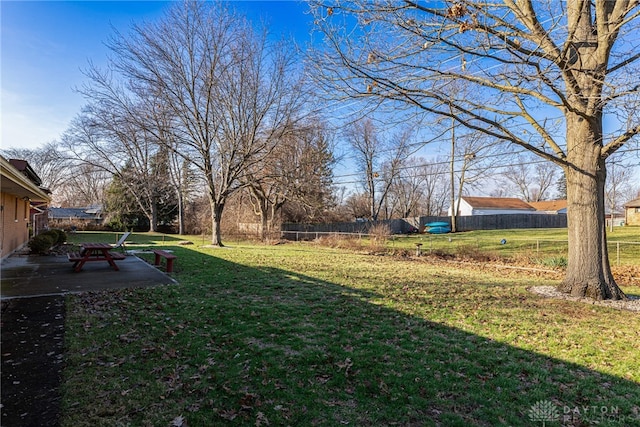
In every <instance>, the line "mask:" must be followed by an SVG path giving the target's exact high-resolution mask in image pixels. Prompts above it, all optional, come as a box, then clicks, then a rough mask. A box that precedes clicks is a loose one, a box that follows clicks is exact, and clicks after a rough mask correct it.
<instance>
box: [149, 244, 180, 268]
mask: <svg viewBox="0 0 640 427" xmlns="http://www.w3.org/2000/svg"><path fill="white" fill-rule="evenodd" d="M153 253H154V254H155V260H154V261H153V265H160V261H161V258H164V259H166V260H167V273H172V272H173V260H175V259H176V258H178V257H177V256H176V255H174V254H172V253H171V252H167V251H163V250H160V249H154V250H153Z"/></svg>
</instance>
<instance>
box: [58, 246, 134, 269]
mask: <svg viewBox="0 0 640 427" xmlns="http://www.w3.org/2000/svg"><path fill="white" fill-rule="evenodd" d="M111 249H113V246H111V245H110V244H108V243H83V244H82V245H81V246H80V252H70V253H68V254H67V258H68V259H69V261H71V262H73V269H74V270H75V271H76V272H79V271H80V270H82V267H83V266H84V264H85V262H90V261H107V262H108V263H109V265H110V266H111V267H112V268H113V269H114V270H116V271H118V270H119V268H118V266H117V265H116V263H115V261H118V260H123V259H125V258H126V257H125V255H124V254H121V253H117V252H111Z"/></svg>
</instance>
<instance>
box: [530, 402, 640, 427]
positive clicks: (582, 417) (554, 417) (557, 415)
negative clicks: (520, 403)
mask: <svg viewBox="0 0 640 427" xmlns="http://www.w3.org/2000/svg"><path fill="white" fill-rule="evenodd" d="M529 419H530V420H531V421H533V422H541V423H542V426H543V427H545V426H546V425H547V423H553V422H558V421H559V422H560V423H561V424H565V425H566V424H571V425H575V424H579V425H584V424H587V425H597V424H602V423H605V422H606V423H609V424H612V423H617V424H620V425H625V426H626V425H629V424H630V423H631V422H635V421H640V416H639V415H638V414H632V415H627V416H624V415H623V414H621V413H620V410H619V408H618V407H617V406H567V405H564V406H558V405H556V404H554V403H553V402H551V401H549V400H540V401H538V402H536V403H535V404H533V405H532V406H531V408H530V409H529Z"/></svg>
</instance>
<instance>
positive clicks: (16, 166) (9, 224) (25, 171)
mask: <svg viewBox="0 0 640 427" xmlns="http://www.w3.org/2000/svg"><path fill="white" fill-rule="evenodd" d="M41 184H42V181H41V179H40V177H38V175H37V174H36V173H35V171H34V170H33V169H32V168H31V166H29V163H27V162H26V161H24V160H16V159H11V160H7V159H5V158H4V157H2V156H0V215H1V219H0V221H1V222H2V233H1V234H2V237H1V239H0V240H1V243H0V244H1V245H2V246H1V247H0V258H2V259H4V258H5V257H7V256H9V255H11V254H12V253H13V252H15V251H16V250H18V249H21V248H22V247H24V246H25V245H26V244H27V243H28V242H29V237H30V236H29V227H30V226H31V225H33V221H34V216H32V213H33V211H32V205H33V206H38V207H39V209H42V206H46V205H47V204H48V203H50V202H51V198H50V197H49V190H47V189H46V188H42V187H41ZM33 215H37V212H35V213H33ZM45 215H46V214H45ZM40 216H42V214H41V215H38V220H37V221H36V223H37V225H38V227H39V228H34V229H33V230H34V234H37V233H38V231H39V230H40V229H42V228H45V227H46V219H43V218H39V217H40Z"/></svg>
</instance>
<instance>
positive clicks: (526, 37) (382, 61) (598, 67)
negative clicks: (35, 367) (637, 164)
mask: <svg viewBox="0 0 640 427" xmlns="http://www.w3.org/2000/svg"><path fill="white" fill-rule="evenodd" d="M312 5H313V6H314V14H315V18H316V21H315V22H316V23H317V28H318V29H319V30H320V31H321V32H322V33H323V35H324V36H325V40H327V48H326V49H325V50H324V51H322V52H319V54H318V55H317V56H316V60H317V64H318V67H319V68H318V70H319V72H318V74H319V75H320V76H321V77H322V81H323V82H324V84H325V87H327V90H328V91H329V92H333V91H336V92H338V93H340V94H341V95H342V96H344V95H345V94H346V95H347V96H349V97H356V98H361V99H368V100H371V101H372V102H377V103H380V102H381V101H391V102H392V103H394V105H396V107H397V106H400V105H404V106H407V107H408V108H411V109H415V108H418V109H420V110H422V111H424V112H430V113H433V114H435V115H438V116H447V117H452V118H453V119H454V120H456V121H457V122H458V123H460V124H462V125H464V126H466V127H468V128H470V129H474V130H478V131H480V132H484V133H486V134H488V135H490V136H492V137H493V138H495V139H499V140H503V141H506V142H508V143H511V144H515V145H518V146H520V147H523V148H525V149H527V150H529V151H531V152H532V153H534V154H536V155H538V156H540V157H541V158H543V159H545V160H548V161H550V162H553V163H555V164H556V165H558V166H560V167H561V168H562V169H563V171H564V173H565V176H566V180H567V203H568V219H569V221H568V222H569V227H568V238H569V259H568V268H567V271H566V275H565V278H564V281H563V282H562V284H561V285H560V286H559V289H560V290H561V291H563V292H566V293H570V294H572V295H575V296H588V297H592V298H595V299H624V298H625V295H624V293H623V292H622V291H621V290H620V289H619V287H618V286H617V284H616V283H615V280H614V278H613V276H612V274H611V270H610V266H609V258H608V254H607V245H606V233H605V225H604V206H605V197H604V186H605V179H606V166H605V159H606V158H607V157H609V156H610V155H611V154H613V153H614V152H615V151H617V150H618V149H619V148H620V147H622V146H624V145H625V144H626V143H628V142H629V141H630V140H631V139H632V138H634V137H635V136H636V135H637V134H638V133H639V132H640V118H639V111H640V108H638V102H639V93H640V72H638V70H637V64H638V60H639V59H640V53H638V52H640V46H639V43H640V40H639V39H638V38H637V36H636V35H637V32H638V21H640V19H638V17H639V16H640V7H639V5H638V2H637V1H630V0H589V1H570V2H564V1H560V0H539V1H532V0H523V1H520V0H518V1H513V0H503V1H502V2H500V1H477V0H473V1H472V0H457V1H452V2H417V1H412V0H405V1H403V2H396V1H392V0H388V1H377V2H370V1H367V0H354V1H349V2H342V1H340V0H336V1H332V2H331V4H330V5H329V6H328V7H327V6H325V5H324V4H323V3H322V1H313V2H312ZM354 25H357V30H355V31H354V29H353V26H354ZM462 81H464V82H466V84H468V85H469V87H470V88H471V94H472V96H465V97H459V96H456V93H455V92H452V91H451V90H450V89H451V87H452V85H453V84H455V83H456V82H462ZM396 101H397V102H396ZM398 102H399V103H398ZM450 108H451V110H450ZM605 117H607V118H610V120H605ZM556 122H557V123H556ZM605 124H606V126H605ZM558 125H564V130H560V129H559V128H558ZM616 128H617V129H616Z"/></svg>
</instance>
